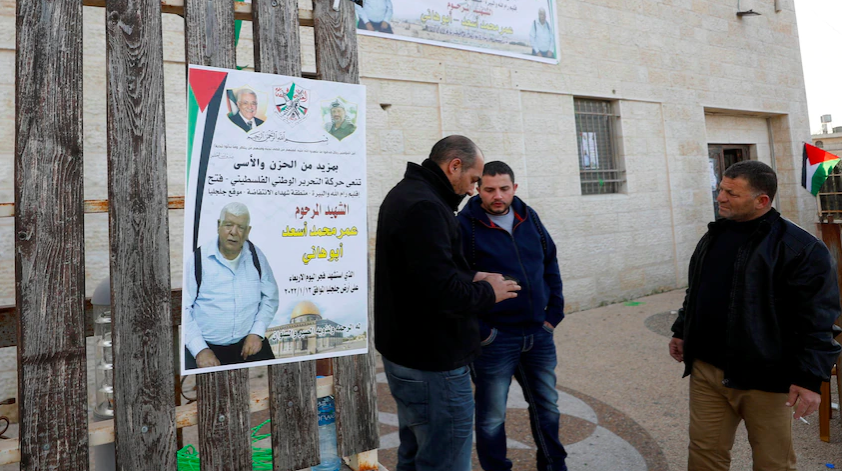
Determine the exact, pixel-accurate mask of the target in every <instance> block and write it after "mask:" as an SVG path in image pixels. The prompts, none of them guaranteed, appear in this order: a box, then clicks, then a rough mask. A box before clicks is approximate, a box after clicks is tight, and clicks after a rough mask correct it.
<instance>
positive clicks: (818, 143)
mask: <svg viewBox="0 0 842 471" xmlns="http://www.w3.org/2000/svg"><path fill="white" fill-rule="evenodd" d="M816 147H818V148H819V149H824V142H822V141H816Z"/></svg>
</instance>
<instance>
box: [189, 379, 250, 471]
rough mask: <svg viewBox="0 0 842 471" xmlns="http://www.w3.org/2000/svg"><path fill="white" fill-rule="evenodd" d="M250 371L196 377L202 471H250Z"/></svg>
mask: <svg viewBox="0 0 842 471" xmlns="http://www.w3.org/2000/svg"><path fill="white" fill-rule="evenodd" d="M248 379H249V375H248V369H241V370H232V371H220V372H216V373H205V374H201V375H197V376H196V391H197V395H198V400H197V402H198V413H199V456H201V457H202V459H201V465H202V470H203V471H208V470H220V471H241V470H244V469H251V468H252V466H251V440H250V430H249V427H250V421H249V404H248V397H249V383H248Z"/></svg>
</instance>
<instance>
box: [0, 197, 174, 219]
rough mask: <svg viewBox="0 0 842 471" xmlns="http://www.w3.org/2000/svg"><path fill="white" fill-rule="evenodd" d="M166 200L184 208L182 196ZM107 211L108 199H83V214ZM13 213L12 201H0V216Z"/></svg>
mask: <svg viewBox="0 0 842 471" xmlns="http://www.w3.org/2000/svg"><path fill="white" fill-rule="evenodd" d="M167 200H168V202H167V207H168V208H169V209H184V197H183V196H170V197H169V198H168V199H167ZM107 212H108V200H85V214H90V213H107ZM14 215H15V204H14V203H0V218H10V217H13V216H14Z"/></svg>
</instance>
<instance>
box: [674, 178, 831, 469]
mask: <svg viewBox="0 0 842 471" xmlns="http://www.w3.org/2000/svg"><path fill="white" fill-rule="evenodd" d="M776 191H777V177H776V175H775V172H774V171H773V170H772V169H771V168H770V167H769V166H768V165H766V164H764V163H762V162H757V161H744V162H739V163H736V164H734V165H732V166H731V167H729V168H728V169H727V170H726V171H725V174H724V175H723V178H722V182H721V183H720V184H719V195H718V197H717V199H716V200H717V202H718V203H719V214H720V215H721V216H722V217H723V218H724V219H721V220H719V221H716V222H713V223H711V224H710V225H709V226H708V232H707V234H705V236H704V237H702V239H701V241H699V244H698V245H697V246H696V251H695V252H694V253H693V257H692V258H691V259H690V274H689V287H688V288H687V295H686V297H685V298H684V306H683V308H682V309H681V310H680V311H679V316H678V319H677V320H676V322H675V324H674V325H673V326H672V331H673V333H674V337H673V339H672V340H671V341H670V344H669V350H670V355H671V356H672V357H673V358H674V359H675V360H676V361H683V362H684V364H685V370H684V375H685V376H687V375H688V374H689V375H690V447H689V448H690V450H689V459H688V469H689V471H694V470H705V471H716V470H723V471H726V470H728V469H729V467H730V462H731V447H732V445H733V443H734V433H735V432H736V429H737V426H738V425H739V423H740V421H741V420H745V425H746V430H747V431H748V438H749V442H750V443H751V447H752V456H753V462H754V470H755V471H766V470H795V452H794V450H793V447H792V434H791V428H792V419H793V418H795V419H799V418H801V417H804V416H807V415H809V414H811V413H813V412H814V411H815V410H816V409H817V408H818V406H819V403H820V402H821V396H820V394H819V392H820V386H821V382H822V381H827V380H828V378H829V376H830V370H831V368H832V366H833V363H834V361H835V360H836V358H837V357H838V356H839V351H840V347H839V344H838V343H836V342H835V341H834V340H833V337H834V328H833V322H834V321H835V320H836V318H837V317H839V314H840V308H839V289H838V286H837V284H836V267H835V264H834V261H833V260H832V259H831V256H830V253H829V252H828V250H827V247H825V245H824V244H823V243H822V242H821V241H819V240H817V239H816V238H815V237H813V236H812V235H810V234H809V233H807V232H806V231H804V230H803V229H801V228H800V227H798V226H796V225H795V224H793V223H792V222H790V221H788V220H786V219H784V218H783V217H781V215H780V214H779V213H778V212H777V211H775V210H774V209H772V207H771V203H772V199H773V198H774V197H775V192H776ZM793 408H794V414H793Z"/></svg>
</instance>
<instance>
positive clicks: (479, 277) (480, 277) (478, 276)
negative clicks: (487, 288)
mask: <svg viewBox="0 0 842 471" xmlns="http://www.w3.org/2000/svg"><path fill="white" fill-rule="evenodd" d="M490 274H491V273H488V272H485V271H478V272H477V274H476V275H474V283H476V282H477V281H482V280H484V279H486V278H488V275H490Z"/></svg>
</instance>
